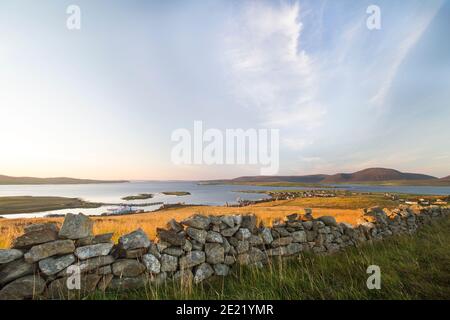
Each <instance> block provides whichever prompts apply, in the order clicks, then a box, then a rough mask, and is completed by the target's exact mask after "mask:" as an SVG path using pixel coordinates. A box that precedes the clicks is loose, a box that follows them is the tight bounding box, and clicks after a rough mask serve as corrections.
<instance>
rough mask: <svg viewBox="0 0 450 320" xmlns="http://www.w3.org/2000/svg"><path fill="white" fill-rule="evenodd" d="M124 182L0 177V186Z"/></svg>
mask: <svg viewBox="0 0 450 320" xmlns="http://www.w3.org/2000/svg"><path fill="white" fill-rule="evenodd" d="M122 182H128V181H126V180H90V179H75V178H66V177H58V178H33V177H10V176H4V175H0V185H12V184H93V183H122Z"/></svg>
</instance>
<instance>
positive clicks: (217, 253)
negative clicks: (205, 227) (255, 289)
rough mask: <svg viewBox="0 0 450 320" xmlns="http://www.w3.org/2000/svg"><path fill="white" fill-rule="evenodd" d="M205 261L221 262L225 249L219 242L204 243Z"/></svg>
mask: <svg viewBox="0 0 450 320" xmlns="http://www.w3.org/2000/svg"><path fill="white" fill-rule="evenodd" d="M205 254H206V262H208V263H211V264H217V263H223V261H224V259H225V250H224V248H223V247H222V245H221V244H220V243H207V244H205Z"/></svg>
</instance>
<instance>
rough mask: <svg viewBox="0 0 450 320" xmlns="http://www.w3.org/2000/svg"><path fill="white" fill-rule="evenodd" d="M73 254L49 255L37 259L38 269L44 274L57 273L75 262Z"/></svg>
mask: <svg viewBox="0 0 450 320" xmlns="http://www.w3.org/2000/svg"><path fill="white" fill-rule="evenodd" d="M75 260H76V259H75V256H74V255H73V254H68V255H65V256H61V257H50V258H46V259H43V260H41V261H39V269H41V271H42V273H44V274H45V275H46V276H51V275H54V274H57V273H58V272H60V271H62V270H64V269H65V268H67V267H68V266H70V265H71V264H72V263H74V262H75Z"/></svg>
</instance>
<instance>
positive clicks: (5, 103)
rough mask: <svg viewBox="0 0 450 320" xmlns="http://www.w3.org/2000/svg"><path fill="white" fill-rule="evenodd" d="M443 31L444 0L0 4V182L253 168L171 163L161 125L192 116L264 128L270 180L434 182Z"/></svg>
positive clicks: (445, 76) (227, 174) (447, 93)
mask: <svg viewBox="0 0 450 320" xmlns="http://www.w3.org/2000/svg"><path fill="white" fill-rule="evenodd" d="M69 5H77V6H79V8H80V12H81V20H80V21H81V28H80V30H69V29H68V28H67V27H66V22H67V19H68V17H69V14H67V13H66V9H67V7H68V6H69ZM370 5H377V6H378V7H379V8H380V13H381V16H380V17H381V29H379V30H369V29H368V28H367V25H366V21H367V18H368V17H369V16H370V14H368V13H367V12H366V10H367V8H368V6H370ZM449 30H450V1H446V0H427V1H420V0H409V1H404V0H397V1H396V0H389V1H381V0H370V1H364V0H362V1H354V0H339V1H326V0H309V1H308V0H300V1H265V0H261V1H245V0H244V1H225V0H223V1H213V0H204V1H194V0H191V1H189V0H183V1H181V0H174V1H145V2H144V1H137V0H136V1H126V2H125V1H113V0H108V1H106V0H104V1H102V0H95V1H93V0H89V1H82V0H78V1H77V0H71V1H50V0H42V1H39V2H37V1H31V0H30V1H24V0H2V1H1V2H0V174H5V175H12V176H36V177H54V176H70V177H79V178H97V179H185V180H190V179H193V180H201V179H220V178H233V177H237V176H243V175H258V174H259V172H260V167H259V166H257V165H250V164H248V165H245V164H244V165H206V164H196V165H188V164H184V165H177V164H175V163H173V161H171V150H172V148H173V147H174V142H173V141H172V140H171V135H172V133H173V131H174V130H176V129H178V128H186V129H188V130H193V126H194V121H202V122H203V125H204V127H206V128H217V129H219V130H226V129H233V128H243V129H250V128H255V129H265V128H269V129H272V128H275V129H278V130H279V132H280V154H279V156H280V170H279V174H282V175H301V174H313V173H336V172H353V171H356V170H360V169H364V168H367V167H389V168H395V169H398V170H401V171H406V172H420V173H427V174H431V175H435V176H438V177H442V176H447V175H449V174H450V165H449V164H450V142H449V141H450V125H449V123H450V102H449V101H450V90H449V88H450V41H449Z"/></svg>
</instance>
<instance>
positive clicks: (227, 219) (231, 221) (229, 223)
mask: <svg viewBox="0 0 450 320" xmlns="http://www.w3.org/2000/svg"><path fill="white" fill-rule="evenodd" d="M220 221H222V222H223V223H225V224H226V225H227V226H228V227H230V228H233V227H234V219H233V217H232V216H222V217H220Z"/></svg>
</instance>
